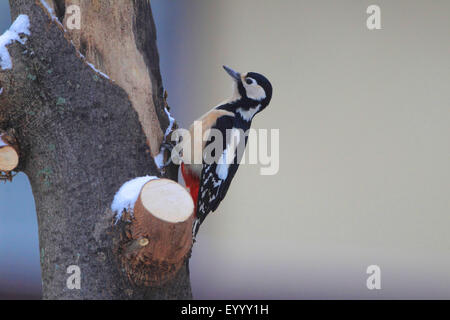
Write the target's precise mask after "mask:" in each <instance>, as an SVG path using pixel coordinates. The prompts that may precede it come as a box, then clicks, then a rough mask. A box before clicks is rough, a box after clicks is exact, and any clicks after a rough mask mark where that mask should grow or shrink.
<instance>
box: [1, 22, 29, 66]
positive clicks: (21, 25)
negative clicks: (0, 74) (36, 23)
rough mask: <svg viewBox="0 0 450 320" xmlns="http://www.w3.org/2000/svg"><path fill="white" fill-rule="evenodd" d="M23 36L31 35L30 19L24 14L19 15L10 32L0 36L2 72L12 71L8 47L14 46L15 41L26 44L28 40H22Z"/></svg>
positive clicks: (24, 38)
mask: <svg viewBox="0 0 450 320" xmlns="http://www.w3.org/2000/svg"><path fill="white" fill-rule="evenodd" d="M21 35H27V36H30V35H31V32H30V19H29V18H28V16H27V15H24V14H21V15H19V16H18V17H17V19H16V20H15V21H14V23H13V24H12V25H11V27H10V28H9V30H7V31H6V32H5V33H4V34H3V35H1V36H0V67H1V68H2V70H8V69H12V66H13V65H12V60H11V56H10V55H9V52H8V49H7V48H6V47H7V46H9V45H11V44H13V43H14V42H15V41H17V42H20V43H21V44H25V42H26V41H27V38H26V37H23V38H22V37H21Z"/></svg>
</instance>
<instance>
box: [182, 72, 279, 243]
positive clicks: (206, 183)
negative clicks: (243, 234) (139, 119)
mask: <svg viewBox="0 0 450 320" xmlns="http://www.w3.org/2000/svg"><path fill="white" fill-rule="evenodd" d="M224 69H225V71H226V72H227V73H228V74H229V75H230V76H231V78H233V91H234V92H233V97H232V98H231V99H230V100H228V101H226V102H224V103H222V104H220V105H219V106H217V107H215V108H214V109H212V110H211V111H209V112H208V113H206V114H205V115H203V116H202V117H201V118H200V119H199V120H198V121H200V122H194V124H196V123H197V124H198V123H201V128H202V132H207V131H208V129H217V130H219V131H220V133H221V135H222V137H228V138H224V139H222V141H223V148H222V149H221V150H223V153H222V154H220V155H219V154H218V155H217V157H216V159H217V160H218V161H212V162H211V161H209V162H206V161H205V157H204V156H205V154H204V150H205V149H206V148H207V147H208V145H210V144H211V143H213V141H215V139H211V137H210V138H209V139H203V136H200V137H196V136H195V132H194V130H195V128H194V124H193V125H192V126H191V127H190V129H189V131H190V137H191V146H192V150H193V151H194V150H195V149H197V150H201V155H203V157H202V159H200V161H198V162H197V163H196V161H192V159H189V161H186V160H187V159H183V156H182V163H181V173H182V175H183V179H184V181H185V184H186V187H187V188H188V189H189V191H190V193H191V196H192V198H193V200H194V203H195V204H196V209H195V210H196V220H195V222H194V226H193V235H194V238H195V236H196V235H197V232H198V230H199V227H200V225H201V224H202V222H203V221H204V220H205V218H206V216H207V215H208V214H209V213H210V212H211V211H215V210H216V209H217V207H218V206H219V204H220V202H221V201H222V200H223V198H224V197H225V195H226V193H227V191H228V188H229V187H230V184H231V180H233V177H234V175H235V174H236V171H237V169H238V167H239V163H240V161H241V158H242V153H239V152H237V150H243V149H245V146H246V144H247V139H248V135H245V136H244V137H242V136H241V135H240V134H239V133H238V134H236V133H237V132H247V130H248V129H250V126H251V124H252V120H253V117H254V116H255V115H256V114H257V113H259V112H261V111H262V110H264V109H265V108H266V107H267V105H268V104H269V102H270V100H271V98H272V85H271V84H270V82H269V80H267V79H266V78H265V77H264V76H263V75H261V74H259V73H255V72H248V73H244V74H240V73H238V72H236V71H234V70H232V69H231V68H229V67H227V66H224ZM194 152H195V151H194Z"/></svg>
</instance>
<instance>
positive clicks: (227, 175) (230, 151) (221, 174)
mask: <svg viewBox="0 0 450 320" xmlns="http://www.w3.org/2000/svg"><path fill="white" fill-rule="evenodd" d="M234 121H235V119H234V117H230V116H222V117H220V118H218V119H217V122H216V123H215V125H214V126H213V127H212V129H217V130H219V131H220V132H221V134H222V137H223V143H222V147H223V153H221V154H220V155H217V157H215V158H216V160H217V161H212V163H205V161H203V169H202V173H201V178H200V188H199V194H198V201H197V215H196V217H197V221H196V223H195V225H194V235H195V234H197V231H198V228H199V226H200V224H201V223H202V222H203V220H204V219H205V218H206V216H207V215H208V214H209V213H210V212H211V211H215V210H216V209H217V207H218V206H219V204H220V202H221V201H222V200H223V198H224V197H225V195H226V193H227V191H228V188H229V186H230V184H231V181H232V180H233V177H234V175H235V174H236V171H237V169H238V167H239V161H240V157H241V156H242V154H240V153H239V152H238V150H242V148H245V143H246V141H245V138H242V135H240V132H239V130H236V131H235V130H233V129H231V128H233V127H234V126H233V125H234ZM227 129H231V130H228V131H227ZM230 135H231V137H230ZM227 142H229V143H227ZM211 143H214V140H212V141H208V142H207V143H206V145H205V149H207V148H208V146H209V145H210V144H211ZM242 144H243V145H242ZM238 158H239V159H238Z"/></svg>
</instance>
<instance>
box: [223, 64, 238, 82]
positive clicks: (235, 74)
mask: <svg viewBox="0 0 450 320" xmlns="http://www.w3.org/2000/svg"><path fill="white" fill-rule="evenodd" d="M223 68H224V69H225V71H226V72H227V73H228V74H229V75H230V77H232V78H233V79H234V80H236V81H239V80H241V74H240V73H239V72H236V71H234V70H233V69H231V68H229V67H227V66H223Z"/></svg>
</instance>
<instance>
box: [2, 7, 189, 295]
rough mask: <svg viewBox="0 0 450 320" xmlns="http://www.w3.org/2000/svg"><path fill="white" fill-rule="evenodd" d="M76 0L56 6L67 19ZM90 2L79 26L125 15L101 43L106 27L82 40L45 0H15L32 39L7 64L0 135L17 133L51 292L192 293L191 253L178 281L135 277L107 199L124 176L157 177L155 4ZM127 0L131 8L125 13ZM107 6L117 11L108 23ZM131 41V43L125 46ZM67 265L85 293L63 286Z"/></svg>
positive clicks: (159, 102) (159, 97)
mask: <svg viewBox="0 0 450 320" xmlns="http://www.w3.org/2000/svg"><path fill="white" fill-rule="evenodd" d="M69 2H71V1H62V0H57V1H55V2H54V3H53V5H54V7H55V9H56V10H55V11H56V14H57V15H58V16H59V17H60V18H63V17H64V8H65V7H66V6H67V5H68V3H69ZM72 2H75V1H72ZM84 2H88V1H82V3H84ZM89 2H91V3H92V4H93V5H99V6H100V9H99V10H98V11H97V13H96V14H92V15H88V16H84V15H83V20H82V29H83V23H86V24H87V25H91V26H95V25H96V24H97V25H98V21H103V22H104V23H106V24H110V27H111V30H114V28H115V27H116V26H115V25H114V23H116V22H117V21H122V20H123V25H122V27H123V28H125V29H124V30H125V32H122V33H120V34H116V35H115V37H116V38H115V39H114V41H118V42H117V43H109V41H113V40H111V39H110V40H109V41H108V39H104V38H103V39H102V37H101V34H102V32H105V31H104V29H102V28H100V27H99V28H97V29H95V28H92V29H89V31H88V32H87V33H86V32H81V33H80V34H77V35H76V36H75V33H76V31H73V32H70V33H68V32H64V29H63V28H62V27H61V25H59V24H58V23H57V22H56V21H54V20H53V19H52V18H51V16H50V15H49V14H48V12H47V11H46V10H45V8H44V7H43V6H42V5H41V4H40V1H39V0H10V7H11V15H12V19H13V21H14V19H15V18H16V17H17V16H18V15H19V14H26V15H28V16H29V18H30V23H31V27H30V31H31V35H30V36H29V37H28V40H27V42H26V43H25V44H20V43H18V42H15V43H14V44H12V45H10V46H8V50H9V53H10V55H11V57H12V61H13V68H12V69H11V70H4V71H2V70H0V87H1V88H3V93H2V94H1V95H0V131H6V130H10V129H14V131H15V139H16V140H17V142H18V145H19V148H20V162H19V166H18V168H17V170H20V171H23V172H25V173H26V174H27V175H28V178H29V179H30V183H31V186H32V189H33V195H34V199H35V203H36V210H37V216H38V226H39V245H40V253H41V268H42V281H43V297H44V299H188V298H191V288H190V282H189V272H188V261H186V262H185V264H184V267H183V268H181V270H180V272H179V273H178V274H177V276H176V277H175V279H174V280H172V281H171V282H169V283H166V284H164V285H162V286H159V287H156V286H153V287H151V286H136V285H133V284H132V283H131V282H130V281H129V280H128V278H127V276H126V274H125V273H124V270H123V269H122V268H120V267H119V263H118V261H117V260H118V259H117V255H116V250H115V248H116V247H117V245H118V242H119V241H120V230H118V227H117V226H115V225H114V224H113V219H112V218H113V217H112V212H111V210H110V205H111V202H112V200H113V197H114V194H115V192H116V191H117V190H118V189H119V188H120V186H121V185H122V184H123V183H124V182H126V181H128V180H130V179H132V178H135V177H139V176H144V175H155V176H161V173H160V171H159V170H158V168H157V167H156V166H155V163H154V161H153V157H152V156H151V155H152V154H156V153H157V152H158V151H159V144H160V142H161V140H162V137H163V134H162V132H163V130H165V129H166V127H167V124H168V119H167V116H166V115H165V112H164V110H163V107H164V101H163V89H162V83H161V76H160V72H159V59H158V53H157V48H156V30H155V26H154V23H153V18H152V15H151V10H150V5H149V2H148V1H146V0H135V1H132V2H128V1H123V2H122V1H117V2H116V1H113V2H112V1H108V0H92V1H89ZM125 2H126V3H127V5H130V7H128V9H127V10H125V11H121V10H122V9H123V7H121V6H122V5H123V3H125ZM111 12H116V13H117V16H115V17H113V18H111V19H109V18H108V17H107V15H108V16H110V15H111ZM118 12H121V13H120V14H119V13H118ZM116 19H118V20H117V21H116ZM121 19H122V20H121ZM130 24H131V27H130ZM127 28H128V29H127ZM130 30H131V31H132V36H131V35H130V33H129V32H130ZM72 38H74V40H75V41H74V43H75V45H77V44H78V45H79V46H80V49H82V48H81V47H82V43H83V39H85V38H88V39H89V41H88V42H87V43H89V45H88V46H87V48H86V50H85V53H86V55H87V57H88V58H91V57H92V54H93V52H100V53H101V54H100V55H99V56H100V57H101V58H99V59H98V60H96V61H93V60H91V61H90V62H92V63H94V64H95V63H96V62H97V63H99V64H100V66H97V68H99V69H102V71H104V72H105V73H109V74H110V77H111V79H112V80H114V81H111V80H108V79H106V78H104V77H103V76H102V75H100V74H99V73H97V72H96V71H94V70H93V69H92V68H91V67H90V66H89V65H88V64H87V63H86V62H85V61H84V60H83V59H82V57H81V56H80V54H79V53H78V50H77V48H76V46H74V45H73V44H72V42H71V40H72ZM99 39H102V40H103V41H100V40H99ZM122 40H123V41H122ZM132 41H134V46H133V45H132ZM123 42H127V43H128V46H127V50H124V49H123V48H119V47H120V46H121V43H123ZM136 57H140V59H141V60H139V59H138V58H136ZM133 60H136V61H137V62H136V61H135V62H133ZM138 60H139V61H138ZM114 63H115V64H116V65H119V64H121V63H125V64H127V65H128V66H133V68H138V69H139V74H138V76H137V77H136V78H134V76H133V75H134V71H135V70H131V71H130V70H129V72H128V73H127V71H126V70H125V71H123V72H125V73H124V74H123V73H121V72H122V71H120V70H119V71H118V70H117V69H115V68H114ZM121 75H122V76H123V77H121ZM136 87H137V88H139V87H145V88H146V90H143V91H142V90H135V88H136ZM162 129H163V130H162ZM151 147H153V150H151ZM174 171H175V170H174ZM70 265H77V266H79V267H80V269H81V289H80V290H76V289H75V290H69V289H68V288H67V286H66V281H67V278H68V277H69V276H70V274H67V273H66V270H67V267H68V266H70Z"/></svg>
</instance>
